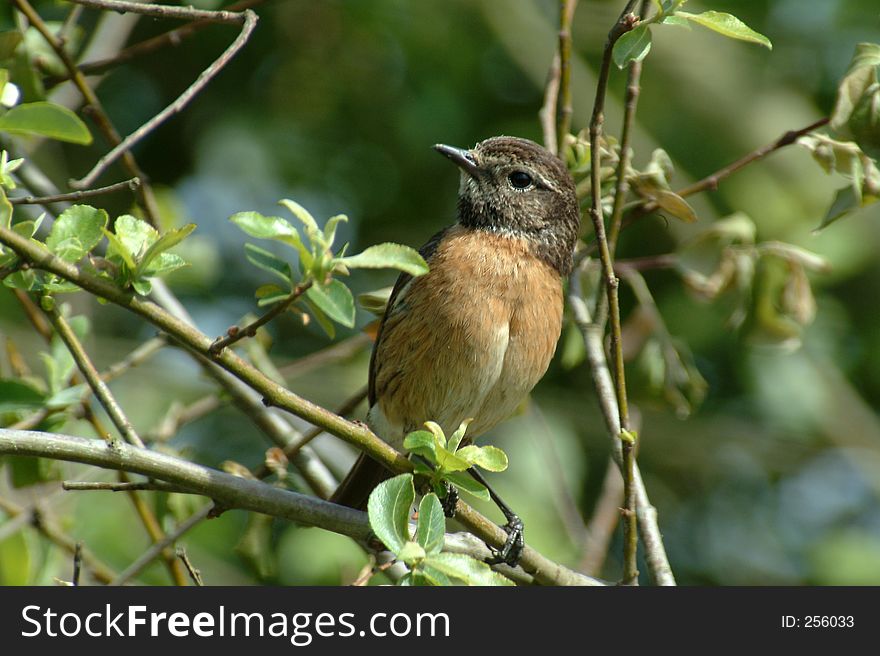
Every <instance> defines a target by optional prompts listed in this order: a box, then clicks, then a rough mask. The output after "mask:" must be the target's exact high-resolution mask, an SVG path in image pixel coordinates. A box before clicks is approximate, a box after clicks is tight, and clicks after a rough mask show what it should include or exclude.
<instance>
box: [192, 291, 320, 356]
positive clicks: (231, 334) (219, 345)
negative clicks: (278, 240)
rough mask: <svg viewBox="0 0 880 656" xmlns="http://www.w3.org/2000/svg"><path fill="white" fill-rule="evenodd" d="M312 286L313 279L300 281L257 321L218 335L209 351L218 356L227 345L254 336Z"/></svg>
mask: <svg viewBox="0 0 880 656" xmlns="http://www.w3.org/2000/svg"><path fill="white" fill-rule="evenodd" d="M311 286H312V280H311V279H309V280H305V281H303V282H301V283H299V284H298V285H297V286H296V287H294V288H293V291H291V292H290V294H288V295H287V298H285V299H284V300H282V301H278V302H277V303H275V305H273V306H272V307H271V309H269V311H268V312H266V313H265V314H264V315H263V316H261V317H260V318H259V319H256V320H255V321H253V322H251V323H249V324H248V325H247V326H244V327H243V328H239V327H237V326H236V327H234V328H230V329H229V330H228V331H227V333H226V335H225V336H223V337H218V338H217V339H215V340H214V342H213V344H211V347H210V348H209V349H208V353H210V354H211V356H216V355H217V354H218V353H220V351H222V350H223V349H225V348H226V347H227V346H231V345H232V344H235V343H236V342H238V341H239V340H242V339H244V338H245V337H253V336H255V335H256V334H257V329H259V328H260V327H262V326H265V325H266V324H267V323H269V322H270V321H272V319H274V318H275V317H277V316H278V315H280V314H282V313H283V312H286V311H287V308H289V307H290V305H291V304H292V303H295V302H296V300H297V299H298V298H299V297H300V296H302V295H303V294H305V293H306V291H308V289H309V288H310V287H311Z"/></svg>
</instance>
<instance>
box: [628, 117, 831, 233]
mask: <svg viewBox="0 0 880 656" xmlns="http://www.w3.org/2000/svg"><path fill="white" fill-rule="evenodd" d="M830 120H831V119H830V118H829V117H827V116H826V117H824V118H820V119H819V120H818V121H815V122H813V123H810V125H808V126H806V127H803V128H800V129H799V130H789V131H788V132H786V133H785V134H783V135H782V136H780V137H779V138H778V139H776V140H775V141H773V142H771V143H769V144H766V145H764V146H761V147H760V148H756V149H755V150H753V151H752V152H750V153H748V154H746V155H743V156H742V157H740V158H739V159H738V160H736V161H735V162H732V163H731V164H728V165H727V166H725V167H724V168H722V169H719V170H718V171H715V172H714V173H712V174H710V175H707V176H706V177H705V178H703V179H702V180H698V181H697V182H694V183H693V184H690V185H688V186H687V187H683V188H681V189H679V190H678V191H676V192H675V193H676V194H678V195H679V196H681V197H682V198H686V197H688V196H693V195H694V194H698V193H700V192H702V191H707V190H715V189H717V188H718V185H719V184H720V183H721V181H722V180H724V179H725V178H729V177H730V176H731V175H733V174H734V173H736V172H737V171H739V170H740V169H742V168H744V167H746V166H748V165H749V164H754V163H755V162H758V161H760V160H762V159H764V158H765V157H767V156H768V155H772V154H773V153H775V152H776V151H777V150H780V149H782V148H785V147H786V146H790V145H792V144H794V143H797V140H798V139H800V138H801V137H803V136H806V135H808V134H809V133H810V132H813V131H814V130H818V129H819V128H821V127H823V126H824V125H827V124H828V122H829V121H830ZM658 208H659V205H658V204H657V203H656V202H654V201H650V202H645V203H642V204H641V205H639V206H638V207H636V208H635V209H634V210H633V212H632V214H631V215H630V216H628V217H627V220H626V222H625V224H624V227H626V226H629V225H632V224H633V223H634V222H635V221H637V220H638V219H639V218H641V217H643V216H645V215H647V214H650V213H651V212H654V211H656V210H657V209H658Z"/></svg>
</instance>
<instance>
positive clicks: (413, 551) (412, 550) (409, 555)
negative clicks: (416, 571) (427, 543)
mask: <svg viewBox="0 0 880 656" xmlns="http://www.w3.org/2000/svg"><path fill="white" fill-rule="evenodd" d="M424 558H425V548H424V547H423V546H422V545H420V544H419V543H418V542H413V541H412V540H410V541H407V542H406V543H405V544H404V545H403V548H402V549H401V550H400V551H399V552H398V553H397V559H398V560H402V561H403V562H405V563H406V564H407V565H409V566H410V567H412V566H413V565H414V564H415V563H417V562H419V561H420V560H423V559H424Z"/></svg>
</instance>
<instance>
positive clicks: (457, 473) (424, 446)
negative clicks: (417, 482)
mask: <svg viewBox="0 0 880 656" xmlns="http://www.w3.org/2000/svg"><path fill="white" fill-rule="evenodd" d="M469 423H470V420H469V419H468V420H466V421H463V422H462V423H461V425H460V426H459V427H458V429H457V430H456V431H455V432H454V433H453V434H452V435H451V436H450V437H449V439H448V440H447V439H446V435H445V434H444V433H443V429H442V428H441V427H440V426H438V425H437V424H436V423H434V422H433V421H428V422H425V427H426V428H427V430H420V431H414V432H412V433H410V434H409V435H407V436H406V438H405V439H404V441H403V446H404V448H406V449H407V450H408V451H411V452H412V453H414V454H416V455H418V456H421V457H422V458H424V460H425V461H427V464H426V463H425V462H422V461H416V465H415V471H416V473H417V474H422V475H424V476H426V477H427V478H428V480H429V481H430V484H431V487H432V488H433V489H434V491H435V492H436V493H437V495H438V496H440V497H441V498H444V497H445V496H446V494H447V489H446V484H447V483H448V484H450V485H454V486H455V487H456V488H458V489H459V490H462V491H464V492H467V493H468V494H471V495H473V496H475V497H478V498H480V499H484V500H487V501H488V500H489V491H488V490H487V489H486V487H485V486H484V485H482V484H480V483H478V482H477V481H475V480H474V479H473V478H472V477H471V476H469V475H468V474H466V473H465V472H466V471H467V470H468V469H470V468H471V467H481V468H483V469H485V470H486V471H491V472H501V471H504V470H505V469H507V454H505V453H504V451H502V450H501V449H499V448H498V447H494V446H475V445H472V444H471V445H467V446H461V443H462V440H463V439H464V435H465V432H466V431H467V427H468V424H469Z"/></svg>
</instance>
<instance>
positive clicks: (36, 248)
mask: <svg viewBox="0 0 880 656" xmlns="http://www.w3.org/2000/svg"><path fill="white" fill-rule="evenodd" d="M0 243H2V244H4V245H6V246H9V247H10V248H12V249H13V250H14V251H15V252H16V253H17V254H18V255H19V256H20V257H22V258H24V259H26V260H28V261H29V262H31V263H33V264H34V265H35V266H37V267H38V268H40V269H43V270H45V271H49V272H51V273H54V274H56V275H58V276H61V277H62V278H64V279H65V280H68V281H70V282H73V283H76V284H77V285H78V286H79V287H81V288H82V289H84V290H86V291H88V292H90V293H92V294H93V295H95V296H98V297H101V298H105V299H107V300H108V301H110V302H111V303H114V304H116V305H120V306H122V307H124V308H126V309H128V310H130V311H131V312H134V313H135V314H138V315H140V316H142V317H144V318H145V319H146V320H147V321H149V322H150V323H152V324H153V325H155V326H157V327H158V328H160V329H161V330H163V331H165V332H166V333H168V334H169V335H171V336H173V337H174V338H175V340H177V341H178V342H179V343H181V344H182V345H184V346H185V347H186V348H187V349H189V350H191V351H193V352H195V353H198V354H200V355H203V356H209V349H210V347H211V341H212V340H211V338H209V337H208V336H207V335H205V334H204V333H201V332H200V331H198V330H197V329H195V328H194V327H193V326H191V325H190V324H188V323H186V322H185V321H182V320H180V319H178V318H176V317H174V316H172V315H171V314H170V313H168V312H166V311H165V310H163V309H162V308H160V307H159V306H158V305H156V304H155V303H152V302H150V301H147V300H144V299H142V298H141V297H139V296H137V295H135V294H134V293H132V292H129V291H124V290H121V289H119V288H118V287H116V286H115V285H114V284H113V283H112V282H110V281H109V280H106V279H103V278H99V277H97V276H93V275H90V274H88V273H85V272H83V271H81V270H80V269H79V268H78V267H76V266H74V265H72V264H69V263H67V262H64V261H63V260H61V259H60V258H58V257H56V256H55V255H54V254H53V253H51V252H49V251H48V250H47V249H46V248H45V247H44V246H42V245H41V244H39V243H37V242H34V241H32V240H29V239H25V238H24V237H22V236H21V235H18V234H16V233H15V232H14V231H12V230H10V229H8V228H3V227H0ZM214 362H216V363H217V364H218V365H220V366H221V367H223V368H224V369H226V370H227V371H228V372H229V373H231V374H232V375H233V376H235V377H236V378H238V379H239V380H241V381H242V382H243V383H245V384H247V385H248V386H250V387H251V388H252V389H254V390H255V391H257V392H258V393H259V394H261V395H262V396H263V402H264V403H265V404H266V405H269V406H275V407H279V408H282V409H284V410H287V411H289V412H291V413H293V414H295V415H297V416H298V417H301V418H302V419H305V420H306V421H308V422H310V423H312V424H314V425H315V426H321V427H322V428H324V429H325V430H326V431H327V432H328V433H331V434H332V435H335V436H337V437H339V438H341V439H342V440H344V441H346V442H348V443H349V444H352V445H353V446H355V447H357V448H358V449H360V450H361V451H364V452H365V453H368V454H369V455H370V456H371V457H372V458H373V459H374V460H376V461H377V462H380V463H381V464H383V465H384V466H385V467H387V468H388V469H390V470H391V471H395V472H399V473H402V472H410V471H412V463H411V462H410V461H409V459H407V458H406V457H405V456H404V455H403V454H401V453H399V452H398V451H396V450H395V449H394V448H392V447H391V446H390V445H388V444H386V443H385V442H384V441H383V440H382V439H381V438H379V437H377V436H376V435H375V434H374V433H373V432H372V431H371V430H370V429H369V428H368V427H367V426H366V425H364V424H362V423H356V422H351V421H348V420H347V419H344V418H342V417H340V416H338V415H336V414H334V413H332V412H330V411H329V410H327V409H325V408H323V407H321V406H319V405H317V404H315V403H312V402H311V401H308V400H306V399H304V398H302V397H300V396H298V395H296V394H294V393H293V392H291V391H289V390H287V389H285V388H284V387H282V386H280V385H278V384H277V383H275V382H274V381H272V380H271V379H270V378H268V377H267V376H266V375H265V374H263V373H262V372H260V371H258V370H257V369H255V368H254V367H252V366H250V365H249V364H248V363H247V362H245V361H244V360H242V359H241V358H240V357H238V356H237V355H236V354H235V353H234V352H233V351H232V350H230V349H227V350H225V351H223V352H222V353H220V354H218V355H217V357H216V358H214ZM171 482H173V481H171ZM261 512H262V511H261ZM457 512H458V515H457V516H458V517H459V519H460V521H461V522H462V524H464V525H465V526H466V527H467V528H468V529H469V530H471V531H472V532H473V533H474V534H475V535H477V536H478V537H480V538H481V539H483V540H485V541H487V542H489V543H490V544H491V545H493V546H496V547H500V546H502V545H503V544H504V542H505V540H506V538H507V534H506V533H505V532H504V531H503V530H502V529H501V528H499V527H498V526H496V525H495V524H493V523H492V522H490V521H489V520H488V519H486V518H485V517H483V516H482V515H481V514H479V513H478V512H476V511H475V510H473V509H472V508H470V507H469V506H467V505H466V504H464V503H462V502H459V504H458V511H457ZM520 563H521V565H522V567H523V569H525V570H526V571H528V572H530V573H532V574H534V575H535V577H536V579H537V580H538V581H539V582H540V583H545V584H555V585H565V584H577V583H583V581H584V580H585V577H583V576H582V575H580V574H577V573H576V572H572V571H571V570H568V569H567V568H565V567H563V566H562V565H559V564H557V563H554V562H552V561H550V560H549V559H547V558H545V557H544V556H542V555H541V554H539V553H538V552H536V551H535V550H534V549H531V548H528V547H527V548H526V549H525V550H524V552H523V557H522V559H521V561H520Z"/></svg>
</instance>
